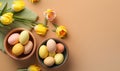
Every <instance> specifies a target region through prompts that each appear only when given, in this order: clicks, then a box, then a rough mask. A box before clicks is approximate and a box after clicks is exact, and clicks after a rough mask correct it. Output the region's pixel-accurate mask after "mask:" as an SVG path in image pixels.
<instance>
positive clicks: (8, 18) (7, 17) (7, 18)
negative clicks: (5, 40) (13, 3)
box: [0, 12, 13, 25]
mask: <svg viewBox="0 0 120 71" xmlns="http://www.w3.org/2000/svg"><path fill="white" fill-rule="evenodd" d="M0 22H1V23H2V24H3V25H9V24H11V23H12V22H13V13H11V12H8V13H5V14H3V15H2V16H1V17H0Z"/></svg>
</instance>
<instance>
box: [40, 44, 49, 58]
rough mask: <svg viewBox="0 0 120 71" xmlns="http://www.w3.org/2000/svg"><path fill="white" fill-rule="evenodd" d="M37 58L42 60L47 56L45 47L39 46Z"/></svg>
mask: <svg viewBox="0 0 120 71" xmlns="http://www.w3.org/2000/svg"><path fill="white" fill-rule="evenodd" d="M39 56H40V57H41V58H42V59H44V58H46V57H47V56H48V50H47V47H46V46H45V45H42V46H40V48H39Z"/></svg>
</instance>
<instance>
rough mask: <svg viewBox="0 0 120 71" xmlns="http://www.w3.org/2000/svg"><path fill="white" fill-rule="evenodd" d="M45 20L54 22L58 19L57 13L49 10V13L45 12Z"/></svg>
mask: <svg viewBox="0 0 120 71" xmlns="http://www.w3.org/2000/svg"><path fill="white" fill-rule="evenodd" d="M44 15H45V18H46V19H47V20H49V21H53V20H54V19H55V18H56V12H55V11H53V10H52V9H47V11H45V12H44Z"/></svg>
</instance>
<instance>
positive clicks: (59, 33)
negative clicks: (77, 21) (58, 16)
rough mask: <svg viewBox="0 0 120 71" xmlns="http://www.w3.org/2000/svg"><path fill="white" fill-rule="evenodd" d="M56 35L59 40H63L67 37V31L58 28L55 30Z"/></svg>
mask: <svg viewBox="0 0 120 71" xmlns="http://www.w3.org/2000/svg"><path fill="white" fill-rule="evenodd" d="M56 34H57V36H58V37H60V38H64V37H65V36H66V35H67V29H66V27H65V26H58V27H57V29H56Z"/></svg>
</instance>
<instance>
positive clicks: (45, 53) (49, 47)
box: [39, 39, 65, 67]
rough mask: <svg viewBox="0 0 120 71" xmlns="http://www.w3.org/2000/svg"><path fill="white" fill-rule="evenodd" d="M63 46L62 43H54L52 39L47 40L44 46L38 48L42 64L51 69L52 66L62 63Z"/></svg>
mask: <svg viewBox="0 0 120 71" xmlns="http://www.w3.org/2000/svg"><path fill="white" fill-rule="evenodd" d="M64 48H65V47H64V45H63V44H62V43H60V42H59V43H56V41H55V40H54V39H49V40H47V42H46V44H43V45H41V46H40V48H39V57H40V58H41V59H42V60H43V63H44V64H45V65H46V66H48V67H51V66H53V65H60V64H62V63H63V61H64V57H65V56H64V55H63V52H64Z"/></svg>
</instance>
